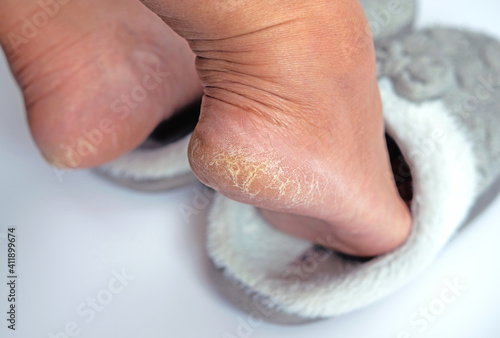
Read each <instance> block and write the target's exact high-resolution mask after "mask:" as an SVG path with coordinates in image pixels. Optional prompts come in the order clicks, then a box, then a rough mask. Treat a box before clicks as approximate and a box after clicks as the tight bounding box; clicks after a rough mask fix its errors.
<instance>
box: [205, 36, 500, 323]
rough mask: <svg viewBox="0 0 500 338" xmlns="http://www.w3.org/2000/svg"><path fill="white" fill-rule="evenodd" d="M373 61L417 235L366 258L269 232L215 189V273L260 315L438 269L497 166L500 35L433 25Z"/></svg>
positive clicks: (315, 304) (301, 311)
mask: <svg viewBox="0 0 500 338" xmlns="http://www.w3.org/2000/svg"><path fill="white" fill-rule="evenodd" d="M378 67H379V74H380V78H379V86H380V90H381V95H382V101H383V104H384V116H385V122H386V130H387V133H388V134H389V136H390V137H392V139H393V140H394V141H395V143H396V144H397V145H398V146H399V148H400V150H401V153H402V155H403V156H404V157H405V159H406V162H407V163H408V168H409V170H408V168H405V170H402V171H400V172H399V174H401V175H400V176H401V177H406V178H407V179H410V173H411V180H412V185H413V198H412V201H411V211H412V216H413V226H412V232H411V234H410V236H409V238H408V240H407V241H406V242H405V244H403V245H402V246H401V247H399V248H398V249H396V250H394V251H392V252H390V253H387V254H384V255H381V256H378V257H375V258H373V259H371V260H369V261H365V262H361V261H356V260H352V259H347V258H346V257H345V256H342V255H337V254H335V253H334V252H332V251H331V250H327V249H322V248H321V249H318V247H316V248H314V247H313V243H310V242H307V241H304V240H301V239H297V238H292V237H290V236H288V235H286V234H284V233H281V232H279V231H277V230H274V229H273V228H272V227H271V226H270V225H268V224H267V223H266V222H265V221H264V220H263V219H262V218H261V217H260V216H259V213H258V212H257V211H256V209H255V208H253V207H252V206H248V205H244V204H240V203H237V202H234V201H231V200H229V199H227V198H225V197H223V196H221V195H217V197H216V198H215V200H214V203H213V205H212V207H211V210H210V213H209V216H208V230H207V231H208V243H207V248H208V253H209V256H210V258H211V260H212V262H213V264H214V266H215V269H214V278H216V279H217V283H218V285H219V286H220V287H221V291H222V292H223V293H225V294H226V295H227V296H228V297H230V298H231V299H232V301H233V302H234V303H235V304H237V305H239V306H240V307H242V308H243V309H244V310H245V311H247V312H248V313H250V314H251V316H252V317H253V318H254V319H255V320H256V321H257V320H259V319H264V320H267V321H272V322H278V323H286V324H296V323H304V322H308V321H312V320H318V319H322V318H327V317H332V316H338V315H341V314H345V313H348V312H351V311H354V310H356V309H359V308H362V307H365V306H367V305H369V304H371V303H373V302H375V301H377V300H380V299H381V298H383V297H386V296H387V295H389V294H391V293H393V292H395V291H396V290H397V289H399V288H401V287H403V286H404V285H405V284H407V283H408V282H409V281H411V280H412V279H414V278H415V277H416V276H418V275H419V274H420V273H422V271H423V270H424V269H425V268H426V267H427V266H428V265H429V264H431V262H432V261H433V259H434V258H435V257H436V256H437V255H438V253H439V251H440V250H441V249H442V248H443V247H444V246H445V245H446V243H447V242H448V241H449V240H450V238H451V237H452V235H453V234H455V233H456V231H457V230H458V229H459V228H460V227H461V226H462V225H464V224H465V223H466V220H467V217H468V215H469V213H470V210H471V208H472V207H473V205H474V203H475V201H476V200H477V198H478V196H479V195H480V194H481V193H483V192H484V191H485V189H487V187H489V186H490V185H491V184H492V182H494V180H495V178H496V177H498V174H499V173H500V133H499V132H498V131H497V128H498V127H497V126H498V125H499V124H500V95H499V92H500V43H499V42H497V41H496V40H493V39H492V38H489V37H487V36H485V35H482V34H476V33H469V32H465V31H461V30H456V29H447V28H433V29H426V30H422V31H418V32H415V33H412V34H410V35H407V36H405V37H401V38H399V39H396V40H394V41H392V42H391V43H387V44H386V45H384V46H382V47H381V48H380V49H379V50H378ZM320 244H322V245H324V246H328V238H326V239H324V243H320ZM311 248H314V249H311Z"/></svg>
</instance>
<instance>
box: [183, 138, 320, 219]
mask: <svg viewBox="0 0 500 338" xmlns="http://www.w3.org/2000/svg"><path fill="white" fill-rule="evenodd" d="M191 151H192V153H193V154H199V153H200V152H201V154H202V155H201V156H200V157H199V160H200V161H202V162H204V163H206V166H205V168H204V169H205V171H206V172H204V173H198V174H199V175H200V176H201V177H202V178H204V177H206V176H209V175H210V176H211V177H214V175H215V176H216V178H215V179H214V180H210V181H209V182H206V183H208V184H209V185H211V184H213V182H215V181H216V182H224V183H225V184H226V186H225V187H224V189H225V190H228V191H229V192H228V193H229V194H233V193H234V194H244V195H245V196H247V198H248V199H249V201H252V200H259V202H258V203H259V204H262V206H266V207H271V208H272V207H273V205H279V206H280V207H281V208H283V206H284V207H285V208H287V209H293V208H297V207H308V206H311V205H313V204H314V202H315V201H317V200H318V198H320V196H321V194H322V188H321V186H320V181H321V178H320V177H321V176H323V175H321V174H319V173H316V172H315V171H316V170H311V166H308V167H307V168H306V166H305V165H304V166H303V167H302V168H292V167H291V166H289V165H288V164H287V161H286V159H284V158H282V157H280V156H279V155H278V154H277V153H276V152H273V151H268V152H265V153H258V154H257V153H253V152H252V151H251V150H250V149H245V148H238V147H228V148H227V149H225V150H224V151H219V152H212V153H209V154H207V152H206V151H202V150H201V149H200V141H199V140H193V142H192V148H191ZM312 169H315V168H312ZM311 171H312V173H311ZM215 188H216V189H217V188H218V187H215Z"/></svg>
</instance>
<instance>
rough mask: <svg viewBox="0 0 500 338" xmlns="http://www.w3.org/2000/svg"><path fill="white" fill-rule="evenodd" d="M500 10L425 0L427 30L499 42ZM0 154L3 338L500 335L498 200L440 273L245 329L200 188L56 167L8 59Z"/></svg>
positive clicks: (0, 76) (436, 267) (487, 2)
mask: <svg viewBox="0 0 500 338" xmlns="http://www.w3.org/2000/svg"><path fill="white" fill-rule="evenodd" d="M499 9H500V5H498V4H497V3H496V2H494V1H493V0H476V1H474V2H471V1H468V0H460V1H458V0H455V1H451V0H450V1H444V0H436V1H430V0H427V1H426V2H425V3H424V4H421V6H420V18H419V25H422V24H428V23H435V22H446V23H448V22H450V23H453V24H454V25H456V24H460V25H462V26H463V25H465V26H467V27H471V28H474V29H478V30H482V31H487V32H489V33H491V34H494V35H495V36H496V37H498V38H499V39H500V21H499V20H498V19H497V15H498V13H499V12H500V11H499ZM0 159H1V160H0V163H1V165H0V171H1V176H0V177H1V178H0V187H1V190H0V283H1V284H0V337H22V338H24V337H26V338H27V337H50V335H49V334H50V333H54V334H56V333H57V332H62V331H63V330H64V328H65V326H66V325H67V324H68V323H71V322H74V323H76V325H77V326H78V327H79V329H81V331H80V332H79V334H78V335H76V336H77V337H81V338H90V337H93V338H100V337H123V338H132V337H152V338H159V337H181V338H183V337H209V338H211V337H224V338H225V337H246V338H249V337H255V338H257V337H258V338H271V337H272V338H279V337H287V338H288V337H290V338H295V337H315V338H323V337H325V338H326V337H390V338H398V337H426V338H430V337H457V338H462V337H463V338H465V337H481V338H484V337H485V338H489V337H491V338H495V337H498V336H500V321H499V320H498V318H499V315H500V292H498V290H497V287H498V285H499V284H500V269H499V268H498V262H497V257H498V256H499V255H500V245H499V244H498V238H499V237H500V227H499V224H498V223H499V219H500V199H498V198H497V199H496V200H495V202H494V203H493V204H492V205H491V206H490V207H489V208H488V209H486V210H485V212H483V213H482V214H481V215H480V216H479V217H478V218H477V219H476V220H475V222H474V223H473V224H471V226H469V227H468V228H467V229H465V230H464V231H463V232H462V233H461V234H460V235H459V236H458V237H457V238H455V239H454V240H453V242H452V243H450V244H449V245H448V246H447V248H446V249H445V250H444V251H443V253H442V254H441V255H440V257H438V259H437V260H436V262H435V263H434V264H433V265H432V266H431V268H429V269H428V270H427V271H426V272H425V273H424V274H423V275H421V276H420V277H419V278H418V279H417V280H415V281H414V282H412V283H411V284H410V285H408V286H407V287H405V288H403V289H402V290H400V291H399V292H397V293H396V294H394V295H392V296H391V297H389V298H387V299H385V300H383V301H381V302H378V303H377V304H375V305H373V306H371V307H369V308H367V309H364V310H361V311H358V312H355V313H352V314H349V315H346V316H343V317H340V318H337V319H334V320H328V321H323V322H319V323H315V324H311V325H306V326H300V327H282V326H276V325H271V324H261V325H259V326H257V327H253V328H251V329H250V330H248V327H247V330H245V329H244V328H243V327H242V326H241V325H242V324H241V323H242V322H247V320H246V318H247V316H246V314H244V313H242V312H239V311H237V310H235V309H234V308H233V307H232V306H231V305H230V304H228V303H227V302H226V301H225V300H224V299H223V298H221V297H220V296H219V295H218V294H217V292H216V291H215V290H214V288H213V286H212V285H211V283H210V280H209V278H208V272H207V271H208V268H209V263H208V260H207V258H206V255H205V251H204V234H203V231H204V225H203V211H204V210H202V211H201V212H200V214H199V215H198V216H196V217H195V216H193V217H192V218H191V219H190V220H189V222H186V220H184V219H183V216H182V214H181V213H180V211H179V207H180V205H182V204H186V205H193V198H194V197H195V193H194V192H193V189H195V190H196V189H197V190H200V189H201V188H200V187H199V186H190V187H186V188H184V189H180V190H177V191H174V192H169V193H161V194H144V193H136V192H131V191H128V190H125V189H122V188H120V187H116V186H113V185H112V184H109V183H107V182H105V181H103V180H102V179H100V178H98V177H96V176H94V175H93V174H92V173H91V172H89V171H82V172H69V173H61V172H56V171H54V170H53V169H52V168H50V167H49V166H48V165H47V164H45V163H44V161H43V159H42V158H41V156H40V155H39V154H38V152H37V150H36V148H35V146H34V144H33V142H32V141H31V138H30V136H29V134H28V130H27V126H26V123H25V118H24V112H23V104H22V99H21V96H20V93H19V91H18V89H17V87H16V86H15V84H14V82H13V80H12V79H11V77H10V74H9V73H8V71H7V68H6V66H5V63H4V62H2V64H1V67H0ZM11 226H15V227H17V230H18V238H17V240H18V244H19V247H18V249H19V253H18V263H17V264H18V271H19V274H18V275H19V280H18V286H17V287H18V289H17V292H18V296H19V299H18V304H17V306H18V313H17V319H18V323H17V328H18V330H16V331H15V332H14V333H12V332H9V331H8V330H7V329H6V326H7V322H6V320H5V318H6V316H7V315H6V311H7V288H6V283H7V280H6V276H7V274H6V240H5V238H3V237H2V234H5V233H6V229H7V228H8V227H11ZM122 269H125V270H126V272H127V274H129V275H133V276H134V277H135V278H134V279H133V280H131V281H129V282H128V285H127V286H126V287H125V288H124V289H123V290H122V291H121V292H117V293H116V294H114V295H113V298H112V300H111V301H110V302H109V304H107V305H105V306H104V308H103V309H102V311H101V312H96V315H95V318H92V320H89V322H88V323H87V322H86V321H85V319H89V316H88V315H83V316H82V315H81V313H80V314H79V312H78V308H79V306H80V310H83V311H87V312H86V313H87V314H88V313H89V311H88V309H89V307H87V306H84V307H83V308H82V307H81V305H80V304H82V303H85V302H86V301H87V299H88V298H89V297H96V296H97V295H101V296H102V295H105V294H106V292H107V291H105V289H108V288H109V287H111V288H113V287H114V288H117V287H118V286H119V283H114V284H111V285H109V283H110V282H113V278H114V277H113V274H112V272H111V271H112V270H114V271H117V272H119V271H121V270H122ZM455 279H458V281H460V283H461V284H464V285H466V287H467V289H466V290H465V291H463V292H462V293H461V294H460V295H459V296H457V297H456V298H455V299H454V300H453V301H452V302H451V303H450V304H448V305H446V307H445V308H444V310H443V312H442V314H440V315H439V316H437V317H436V318H434V319H433V320H432V322H428V325H427V327H426V328H425V329H424V330H422V332H419V331H418V328H419V326H416V325H414V324H412V323H411V322H410V318H411V317H412V315H413V314H414V313H415V312H416V311H418V310H419V308H420V307H428V306H429V305H431V304H437V301H436V299H438V298H439V297H440V295H441V293H442V291H443V290H444V289H445V288H446V285H445V283H446V280H449V281H453V280H455ZM103 290H104V291H103ZM115 291H116V290H115ZM108 294H109V293H108ZM80 312H81V311H80ZM70 325H71V324H70ZM238 329H239V332H238ZM403 332H406V333H407V335H406V334H403ZM73 336H75V335H73ZM55 337H61V338H62V337H65V336H64V335H58V336H55Z"/></svg>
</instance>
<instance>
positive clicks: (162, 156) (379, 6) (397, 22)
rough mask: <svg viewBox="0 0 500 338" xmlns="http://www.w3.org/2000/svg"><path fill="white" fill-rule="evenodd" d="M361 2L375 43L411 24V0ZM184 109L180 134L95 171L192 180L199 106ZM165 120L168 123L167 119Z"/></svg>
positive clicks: (160, 180)
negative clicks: (192, 147) (189, 152)
mask: <svg viewBox="0 0 500 338" xmlns="http://www.w3.org/2000/svg"><path fill="white" fill-rule="evenodd" d="M361 3H362V5H363V8H364V9H365V13H366V15H367V18H368V20H369V22H370V27H371V29H372V32H373V37H374V39H375V44H376V45H377V44H379V43H383V42H387V41H388V40H390V39H392V38H394V37H396V36H398V35H399V34H402V33H404V32H407V31H408V30H410V29H411V26H412V25H413V21H414V17H415V0H398V1H394V0H361ZM196 109H198V111H197V112H196ZM188 110H189V111H190V112H189V114H188V115H189V116H188V118H187V119H185V120H184V119H183V118H182V116H184V115H185V114H186V112H179V114H178V115H177V121H175V123H174V124H173V125H174V126H176V127H178V128H180V129H181V130H182V131H185V133H184V135H183V136H184V137H182V138H175V137H170V134H171V133H177V132H178V130H175V128H174V126H171V127H170V128H165V130H163V131H162V132H159V134H162V135H161V137H160V139H161V141H160V142H158V141H153V142H152V141H151V138H150V140H148V141H146V143H145V144H144V145H143V146H141V147H139V148H138V149H136V150H134V151H132V152H131V153H128V154H126V155H124V156H122V157H120V158H119V159H117V160H115V161H113V162H110V163H108V164H105V165H103V166H101V167H99V168H97V169H96V172H97V173H98V174H99V175H100V176H103V177H105V178H108V179H110V180H111V181H113V182H115V183H117V184H120V185H123V186H126V187H129V188H133V189H137V190H143V191H161V190H168V189H173V188H177V187H180V186H183V185H186V184H189V183H192V182H195V181H196V178H195V176H194V174H193V173H192V172H191V169H190V167H189V163H188V160H187V147H188V144H189V138H190V136H191V135H190V132H192V130H193V129H194V126H195V125H196V121H197V118H196V120H195V121H194V123H193V119H192V117H194V116H197V115H196V113H198V114H199V105H198V107H197V105H196V104H194V105H193V106H192V107H189V109H188ZM165 123H166V124H167V125H168V124H169V123H170V121H166V122H165ZM186 128H187V129H186ZM153 139H154V137H153ZM151 144H153V146H151Z"/></svg>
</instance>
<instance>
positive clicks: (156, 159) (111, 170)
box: [98, 134, 191, 180]
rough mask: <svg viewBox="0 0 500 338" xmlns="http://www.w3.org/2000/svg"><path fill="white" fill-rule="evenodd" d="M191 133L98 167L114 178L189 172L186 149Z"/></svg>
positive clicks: (166, 175)
mask: <svg viewBox="0 0 500 338" xmlns="http://www.w3.org/2000/svg"><path fill="white" fill-rule="evenodd" d="M190 139H191V134H189V135H187V136H186V137H184V138H183V139H181V140H179V141H177V142H175V143H172V144H169V145H168V146H164V147H161V148H158V149H151V150H150V149H137V150H134V151H132V152H131V153H128V154H125V155H124V156H122V157H120V158H118V159H116V160H114V161H113V162H110V163H107V164H105V165H102V166H100V167H99V168H98V169H99V171H101V172H104V173H106V174H108V175H110V176H113V177H115V178H133V179H136V180H144V179H162V178H167V179H168V178H173V177H176V176H179V175H183V174H186V173H189V172H191V168H190V166H189V161H188V157H187V149H188V145H189V140H190Z"/></svg>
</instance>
